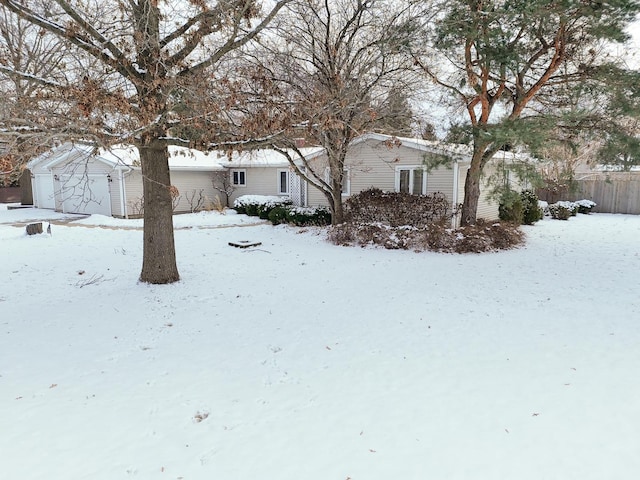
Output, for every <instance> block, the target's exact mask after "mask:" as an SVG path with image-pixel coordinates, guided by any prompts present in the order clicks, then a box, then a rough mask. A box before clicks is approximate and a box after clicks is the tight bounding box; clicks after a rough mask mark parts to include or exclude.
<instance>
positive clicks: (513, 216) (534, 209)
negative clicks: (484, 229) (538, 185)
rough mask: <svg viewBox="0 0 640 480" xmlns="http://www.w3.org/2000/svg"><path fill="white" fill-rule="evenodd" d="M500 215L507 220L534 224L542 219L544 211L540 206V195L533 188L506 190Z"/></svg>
mask: <svg viewBox="0 0 640 480" xmlns="http://www.w3.org/2000/svg"><path fill="white" fill-rule="evenodd" d="M498 215H499V217H500V220H503V221H505V222H511V223H515V224H517V225H521V224H524V225H533V224H534V223H536V222H537V221H538V220H541V219H542V217H543V216H544V212H543V210H542V209H541V208H540V207H539V205H538V196H537V195H536V194H535V192H533V190H523V191H522V192H516V191H514V190H506V191H505V192H503V193H502V195H501V197H500V205H499V207H498Z"/></svg>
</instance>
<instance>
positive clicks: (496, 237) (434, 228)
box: [329, 222, 524, 253]
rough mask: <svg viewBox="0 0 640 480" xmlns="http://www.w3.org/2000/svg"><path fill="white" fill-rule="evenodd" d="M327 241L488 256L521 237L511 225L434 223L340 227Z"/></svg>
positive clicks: (518, 240)
mask: <svg viewBox="0 0 640 480" xmlns="http://www.w3.org/2000/svg"><path fill="white" fill-rule="evenodd" d="M329 240H330V241H332V242H333V243H335V244H337V245H361V246H366V245H376V246H381V247H384V248H386V249H405V250H409V249H410V250H415V251H424V250H431V251H437V252H448V253H470V252H475V253H479V252H489V251H496V250H505V249H510V248H514V247H516V246H518V245H520V244H521V243H522V242H523V240H524V237H523V234H522V232H521V231H520V230H519V229H518V226H517V225H515V224H513V223H510V222H505V223H483V222H478V223H477V224H476V225H470V226H465V227H462V228H459V229H452V228H449V227H447V224H446V222H436V223H431V224H429V225H426V226H424V227H422V228H415V227H406V226H404V227H391V226H389V225H385V224H382V223H369V224H351V223H343V224H341V225H336V226H333V227H331V228H330V229H329Z"/></svg>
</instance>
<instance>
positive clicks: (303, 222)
mask: <svg viewBox="0 0 640 480" xmlns="http://www.w3.org/2000/svg"><path fill="white" fill-rule="evenodd" d="M269 220H270V221H271V223H273V224H274V225H279V224H281V223H292V224H294V225H297V226H299V227H303V226H309V225H317V226H320V225H328V224H330V223H331V212H330V211H329V209H327V208H326V207H294V206H292V205H279V206H277V207H275V208H273V209H272V210H271V211H270V212H269Z"/></svg>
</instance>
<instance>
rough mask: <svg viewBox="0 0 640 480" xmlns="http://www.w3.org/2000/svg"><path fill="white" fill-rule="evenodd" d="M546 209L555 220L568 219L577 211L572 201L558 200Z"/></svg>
mask: <svg viewBox="0 0 640 480" xmlns="http://www.w3.org/2000/svg"><path fill="white" fill-rule="evenodd" d="M547 209H548V211H549V214H550V215H551V218H555V219H556V220H568V219H569V217H571V216H573V215H575V214H576V213H578V206H577V205H576V204H575V203H573V202H565V201H560V202H556V203H552V204H551V205H549V206H548V207H547Z"/></svg>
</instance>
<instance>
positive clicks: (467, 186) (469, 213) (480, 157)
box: [460, 140, 487, 225]
mask: <svg viewBox="0 0 640 480" xmlns="http://www.w3.org/2000/svg"><path fill="white" fill-rule="evenodd" d="M486 148H487V146H486V144H484V145H483V144H479V142H478V141H477V140H475V141H474V145H473V155H472V157H471V165H470V166H469V170H467V177H466V179H465V181H464V200H463V202H462V216H461V217H460V225H474V224H475V223H476V220H477V215H478V201H479V200H480V180H481V177H482V169H483V168H484V164H485V162H484V159H485V157H486V151H485V150H486Z"/></svg>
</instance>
